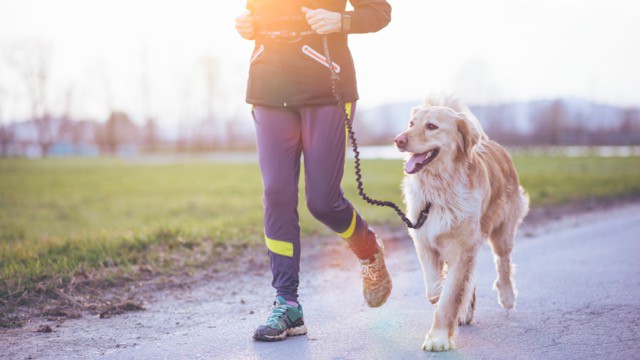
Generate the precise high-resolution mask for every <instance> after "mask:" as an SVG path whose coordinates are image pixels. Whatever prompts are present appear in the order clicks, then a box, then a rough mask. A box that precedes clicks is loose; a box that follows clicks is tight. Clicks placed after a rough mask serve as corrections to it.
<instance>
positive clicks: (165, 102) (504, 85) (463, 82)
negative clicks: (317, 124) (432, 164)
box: [0, 0, 640, 128]
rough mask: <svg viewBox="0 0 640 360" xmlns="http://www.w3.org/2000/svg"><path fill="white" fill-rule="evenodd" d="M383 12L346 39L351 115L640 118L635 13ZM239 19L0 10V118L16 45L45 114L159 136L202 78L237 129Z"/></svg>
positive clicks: (221, 7) (15, 84)
mask: <svg viewBox="0 0 640 360" xmlns="http://www.w3.org/2000/svg"><path fill="white" fill-rule="evenodd" d="M390 3H391V5H392V7H393V13H392V21H391V23H390V24H389V26H387V27H386V28H385V29H383V30H382V31H380V32H378V33H374V34H356V35H351V36H350V40H349V41H350V47H351V50H352V54H353V57H354V61H355V64H356V69H357V76H358V87H359V93H360V98H361V99H360V105H359V106H360V107H371V106H375V105H380V104H384V103H389V102H395V101H416V102H418V101H420V100H421V99H423V98H424V97H425V96H426V95H428V94H429V93H432V92H439V91H447V92H455V93H457V94H459V95H461V96H462V97H463V98H464V99H465V100H466V101H467V102H469V103H472V104H475V103H494V102H502V101H526V100H531V99H539V98H546V99H549V98H557V97H580V98H586V99H589V100H593V101H596V102H601V103H608V104H614V105H619V106H640V20H639V19H640V2H639V1H630V0H629V1H621V0H609V1H603V0H591V1H590V0H583V1H574V0H535V1H530V0H526V1H525V0H487V1H482V2H481V1H477V0H454V1H433V0H432V1H424V0H411V1H410V0H403V1H399V0H396V1H390ZM243 10H244V2H243V1H213V0H207V1H204V0H200V1H198V0H181V1H174V0H164V1H158V0H155V1H152V0H109V1H103V0H91V1H87V0H0V118H4V119H19V118H25V117H26V116H28V114H29V111H30V110H29V109H30V108H29V103H28V102H27V101H26V98H27V97H26V91H27V90H26V88H25V86H24V81H23V80H22V78H21V76H20V73H19V71H18V69H19V65H16V61H15V60H14V61H13V63H12V62H11V61H8V59H16V58H17V59H21V58H20V57H16V56H15V54H16V51H18V52H19V51H20V50H16V49H24V47H25V45H24V44H31V45H29V46H32V47H37V48H40V49H44V53H45V54H46V59H47V64H48V69H49V70H48V72H47V75H48V76H47V91H46V98H47V103H48V104H49V106H48V107H49V109H50V111H51V112H53V113H60V112H62V111H64V109H66V108H68V109H70V112H71V114H72V115H73V116H75V117H81V118H93V119H97V120H102V119H105V118H106V116H107V114H108V112H109V110H110V109H120V110H123V111H126V112H128V113H129V114H131V115H132V117H133V118H134V120H135V121H137V122H139V123H141V122H142V119H144V118H145V117H146V116H148V115H150V116H153V117H154V118H156V119H158V121H159V122H160V123H161V124H162V125H163V126H165V127H169V128H171V127H174V126H177V123H178V121H179V119H181V118H185V117H187V118H195V117H202V116H204V115H205V114H206V112H207V109H208V103H207V101H206V89H207V78H208V76H207V74H208V72H211V71H213V78H214V79H215V90H214V91H215V94H216V101H215V103H214V109H215V111H216V113H217V114H219V116H221V117H222V118H224V119H230V118H233V117H237V116H240V117H242V118H247V115H248V112H249V107H248V106H247V105H246V104H245V103H244V91H245V87H246V76H247V69H248V62H249V61H248V60H249V58H250V55H251V52H252V48H253V44H252V42H251V41H247V40H244V39H242V38H240V37H239V36H238V35H237V34H236V32H235V29H234V21H235V17H236V16H237V15H238V14H239V13H240V12H242V11H243ZM33 44H36V45H33ZM22 51H24V50H22ZM20 61H21V60H19V61H18V62H20ZM145 94H146V95H145Z"/></svg>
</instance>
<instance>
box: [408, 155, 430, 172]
mask: <svg viewBox="0 0 640 360" xmlns="http://www.w3.org/2000/svg"><path fill="white" fill-rule="evenodd" d="M426 160H427V153H424V154H414V155H412V156H411V158H409V160H407V163H406V164H404V171H406V172H407V174H413V173H415V172H417V171H418V170H420V168H421V167H422V165H423V164H424V162H425V161H426Z"/></svg>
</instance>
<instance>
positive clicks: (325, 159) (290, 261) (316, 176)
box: [253, 103, 377, 301]
mask: <svg viewBox="0 0 640 360" xmlns="http://www.w3.org/2000/svg"><path fill="white" fill-rule="evenodd" d="M346 109H347V112H348V113H349V114H350V117H351V120H353V115H352V114H353V113H354V111H355V103H349V104H347V105H346ZM253 118H254V122H255V128H256V135H257V140H258V161H259V163H260V170H261V172H262V182H263V185H264V199H263V200H264V233H265V241H266V244H267V248H268V254H269V259H270V263H271V272H272V274H273V282H272V285H273V287H274V288H275V289H276V291H277V294H278V295H280V296H282V297H284V298H285V299H286V300H292V301H297V298H298V284H299V279H298V273H299V270H300V225H299V222H298V179H299V176H300V155H301V154H304V157H303V158H304V169H305V190H306V195H307V207H308V209H309V211H310V212H311V214H312V215H313V216H314V217H315V218H316V219H318V220H319V221H321V222H322V223H324V224H325V225H326V226H328V227H329V228H330V229H331V230H333V231H334V232H336V233H337V234H338V235H340V236H341V237H343V238H344V239H346V240H347V242H349V245H350V246H351V248H352V249H353V250H354V252H356V254H357V255H358V256H359V257H361V258H368V257H369V256H372V255H373V254H374V253H375V251H377V245H376V244H375V238H373V240H371V239H370V237H369V238H366V239H365V238H364V237H362V236H357V237H356V236H354V234H355V231H356V227H358V228H361V227H362V226H363V225H364V227H365V228H367V227H366V223H365V222H364V220H363V219H362V218H361V217H360V215H359V214H358V213H357V212H356V211H355V209H354V207H353V206H352V205H351V203H350V202H349V201H348V200H347V199H346V198H345V197H344V193H343V192H342V189H341V188H340V182H341V181H342V175H343V173H344V161H345V146H346V136H345V124H344V121H343V117H342V114H341V111H340V110H339V109H338V107H337V106H336V105H334V104H331V105H314V106H301V107H293V108H288V107H287V108H273V107H262V106H255V107H254V109H253ZM356 238H357V239H356ZM372 242H373V244H372ZM361 254H364V255H362V256H361Z"/></svg>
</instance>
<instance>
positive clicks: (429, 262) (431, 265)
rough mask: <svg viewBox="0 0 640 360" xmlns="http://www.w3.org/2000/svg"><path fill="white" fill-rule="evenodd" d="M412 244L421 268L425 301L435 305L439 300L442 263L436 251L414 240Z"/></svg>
mask: <svg viewBox="0 0 640 360" xmlns="http://www.w3.org/2000/svg"><path fill="white" fill-rule="evenodd" d="M414 239H416V237H414ZM413 244H414V246H415V247H416V253H417V254H418V259H419V260H420V265H421V266H422V275H423V276H424V285H425V288H426V290H427V299H428V300H429V302H431V303H432V304H433V305H435V304H436V303H437V302H438V300H439V299H440V293H441V292H442V282H443V277H442V267H443V265H444V263H443V262H442V259H441V258H440V254H439V253H438V250H436V249H434V248H433V247H431V246H429V245H428V244H425V243H424V242H422V241H416V240H414V242H413Z"/></svg>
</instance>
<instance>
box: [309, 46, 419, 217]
mask: <svg viewBox="0 0 640 360" xmlns="http://www.w3.org/2000/svg"><path fill="white" fill-rule="evenodd" d="M322 47H323V51H324V57H325V58H326V60H327V63H328V64H332V61H331V54H330V53H329V40H328V38H327V35H323V36H322ZM328 68H329V71H331V92H332V93H333V97H334V98H335V99H336V101H337V102H338V107H339V108H340V109H341V110H342V117H343V118H344V122H345V124H346V126H347V132H348V133H349V141H350V142H351V146H352V148H353V154H354V160H355V166H354V167H355V174H356V182H357V184H358V193H359V194H360V197H361V198H362V199H363V200H364V201H366V202H367V203H368V204H371V205H375V206H386V207H390V208H392V209H393V210H395V212H396V213H397V214H398V216H399V217H400V219H402V221H403V222H404V223H405V224H406V225H407V227H408V228H410V229H419V228H420V227H421V226H422V225H423V224H424V222H425V221H426V220H427V216H429V209H431V203H430V202H427V204H426V205H425V207H424V209H423V210H422V211H421V212H420V216H419V217H418V220H417V221H416V223H415V224H413V223H412V222H411V220H409V218H408V217H407V215H405V213H404V212H402V210H400V207H398V205H396V204H395V203H393V202H391V201H382V200H377V199H373V198H371V197H369V195H367V193H365V191H364V184H363V182H362V170H361V169H360V151H359V150H358V142H357V140H356V134H355V132H354V131H353V128H352V126H351V121H350V120H349V114H347V110H346V108H345V104H344V100H343V99H342V96H340V92H339V91H338V81H339V80H340V77H339V76H338V74H337V73H336V71H335V69H334V68H333V66H328Z"/></svg>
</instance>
